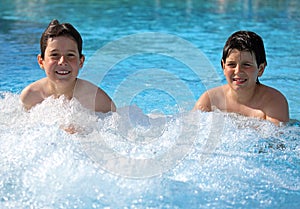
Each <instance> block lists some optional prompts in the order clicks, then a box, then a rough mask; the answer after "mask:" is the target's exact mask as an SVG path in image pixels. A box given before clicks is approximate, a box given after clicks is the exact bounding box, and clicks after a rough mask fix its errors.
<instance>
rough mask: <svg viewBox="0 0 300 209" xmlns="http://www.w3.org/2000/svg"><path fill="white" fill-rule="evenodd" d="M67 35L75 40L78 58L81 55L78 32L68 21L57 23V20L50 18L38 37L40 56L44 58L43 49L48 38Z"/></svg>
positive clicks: (80, 42) (80, 40) (80, 41)
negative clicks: (39, 37)
mask: <svg viewBox="0 0 300 209" xmlns="http://www.w3.org/2000/svg"><path fill="white" fill-rule="evenodd" d="M59 36H67V37H71V38H72V39H74V41H76V43H77V47H78V52H79V56H80V58H81V57H82V38H81V35H80V33H79V32H78V31H77V30H76V29H75V28H74V27H73V26H72V25H71V24H70V23H61V24H60V23H59V21H58V20H52V21H51V22H50V23H49V25H48V27H47V28H46V30H45V31H44V32H43V34H42V36H41V39H40V48H41V57H42V58H43V59H44V57H45V50H46V47H47V42H48V39H49V38H54V37H59Z"/></svg>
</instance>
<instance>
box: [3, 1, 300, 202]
mask: <svg viewBox="0 0 300 209" xmlns="http://www.w3.org/2000/svg"><path fill="white" fill-rule="evenodd" d="M299 7H300V4H299V2H298V1H296V0H290V1H288V0H286V1H278V2H274V1H271V0H270V1H259V0H256V1H255V0H247V1H226V0H225V1H217V0H213V1H209V2H208V1H202V0H200V1H192V0H187V1H157V0H156V1H155V0H153V1H134V0H129V1H92V0H90V1H84V2H83V1H64V2H61V1H56V0H52V1H34V0H33V1H28V2H24V1H18V0H13V1H6V0H4V1H1V3H0V55H1V57H2V59H1V60H0V67H1V70H0V118H1V121H0V147H1V151H0V159H1V160H0V208H299V205H300V163H299V162H300V154H299V153H300V142H299V140H300V128H299V127H300V122H299V120H300V111H299V110H300V109H299V102H300V101H299V94H300V88H299V84H298V83H299V78H300V77H299V76H300V62H299V50H298V49H299V47H300V37H299V29H300V21H299V20H300V15H299V12H298V10H299ZM54 18H57V19H58V20H60V21H62V22H71V23H72V24H73V25H74V26H75V27H76V28H77V29H78V30H79V31H80V33H81V34H82V37H83V39H84V47H83V53H84V54H85V55H86V63H85V66H84V68H83V69H82V70H81V72H80V77H81V78H84V79H87V80H90V81H92V82H94V83H95V84H97V85H99V86H100V87H102V88H103V89H104V90H105V91H106V92H107V93H108V94H109V95H110V96H111V97H112V98H113V99H114V101H115V102H116V104H117V106H118V111H117V112H116V113H109V114H100V113H93V112H90V111H88V110H86V109H84V108H83V107H82V106H81V105H80V104H79V103H78V102H77V101H76V100H72V101H66V100H65V99H64V98H59V99H53V98H48V99H47V100H45V101H44V102H43V103H42V104H40V105H37V106H36V107H34V108H33V109H32V110H31V111H30V112H25V111H24V110H23V109H22V106H21V104H20V102H19V94H20V92H21V90H22V89H23V88H24V87H25V86H27V85H28V84H29V83H31V82H33V81H35V80H37V79H40V78H42V77H44V72H43V71H42V70H40V69H39V67H38V64H37V62H36V55H37V54H38V53H39V38H40V35H41V33H42V31H43V30H44V29H45V27H46V26H47V24H48V23H49V21H50V20H51V19H54ZM240 29H247V30H253V31H255V32H257V33H258V34H260V35H261V36H262V38H263V39H264V42H265V47H266V53H267V61H268V66H267V68H266V70H265V72H264V75H263V76H262V77H261V79H260V81H261V82H262V83H264V84H267V85H270V86H272V87H274V88H276V89H278V90H280V91H281V92H282V93H283V94H284V95H285V96H286V98H287V100H288V102H289V106H290V117H291V121H290V123H289V124H287V125H284V126H279V127H277V126H275V125H273V124H271V123H269V122H267V121H260V120H256V119H252V118H246V117H243V116H239V115H235V114H225V113H221V112H218V111H216V112H211V113H201V112H190V109H191V108H192V107H193V104H194V103H195V101H196V99H197V98H198V97H199V96H200V95H201V94H202V92H204V91H205V90H206V89H208V88H211V87H213V86H216V85H220V84H223V83H225V82H226V80H225V78H224V76H223V74H222V70H221V69H220V59H221V52H222V47H223V45H224V43H225V40H226V39H227V37H228V36H229V35H230V34H231V33H232V32H234V31H236V30H240ZM70 126H72V127H75V129H76V130H77V133H75V134H68V133H67V132H66V131H64V129H65V128H67V127H70Z"/></svg>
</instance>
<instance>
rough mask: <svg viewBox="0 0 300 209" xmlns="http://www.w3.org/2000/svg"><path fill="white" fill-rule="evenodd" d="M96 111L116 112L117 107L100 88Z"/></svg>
mask: <svg viewBox="0 0 300 209" xmlns="http://www.w3.org/2000/svg"><path fill="white" fill-rule="evenodd" d="M95 111H96V112H103V113H106V112H110V111H112V112H115V111H116V105H115V103H114V102H113V101H112V99H111V98H110V97H109V96H108V95H107V94H106V93H105V92H104V91H103V90H102V89H100V88H98V91H97V95H96V101H95Z"/></svg>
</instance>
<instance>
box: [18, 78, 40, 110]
mask: <svg viewBox="0 0 300 209" xmlns="http://www.w3.org/2000/svg"><path fill="white" fill-rule="evenodd" d="M20 100H21V102H22V104H23V106H24V108H25V109H26V110H29V109H31V108H32V107H33V106H35V105H36V104H38V103H41V102H42V101H43V100H44V99H43V97H42V95H41V94H40V92H39V91H37V89H36V86H35V84H31V85H29V86H27V87H26V88H25V89H23V91H22V92H21V95H20Z"/></svg>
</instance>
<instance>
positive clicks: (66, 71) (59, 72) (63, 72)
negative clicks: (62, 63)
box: [55, 70, 71, 75]
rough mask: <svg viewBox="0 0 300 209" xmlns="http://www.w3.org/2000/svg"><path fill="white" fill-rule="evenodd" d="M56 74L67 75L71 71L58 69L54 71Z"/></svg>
mask: <svg viewBox="0 0 300 209" xmlns="http://www.w3.org/2000/svg"><path fill="white" fill-rule="evenodd" d="M55 73H56V74H58V75H68V74H70V73H71V71H68V70H58V71H55Z"/></svg>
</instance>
